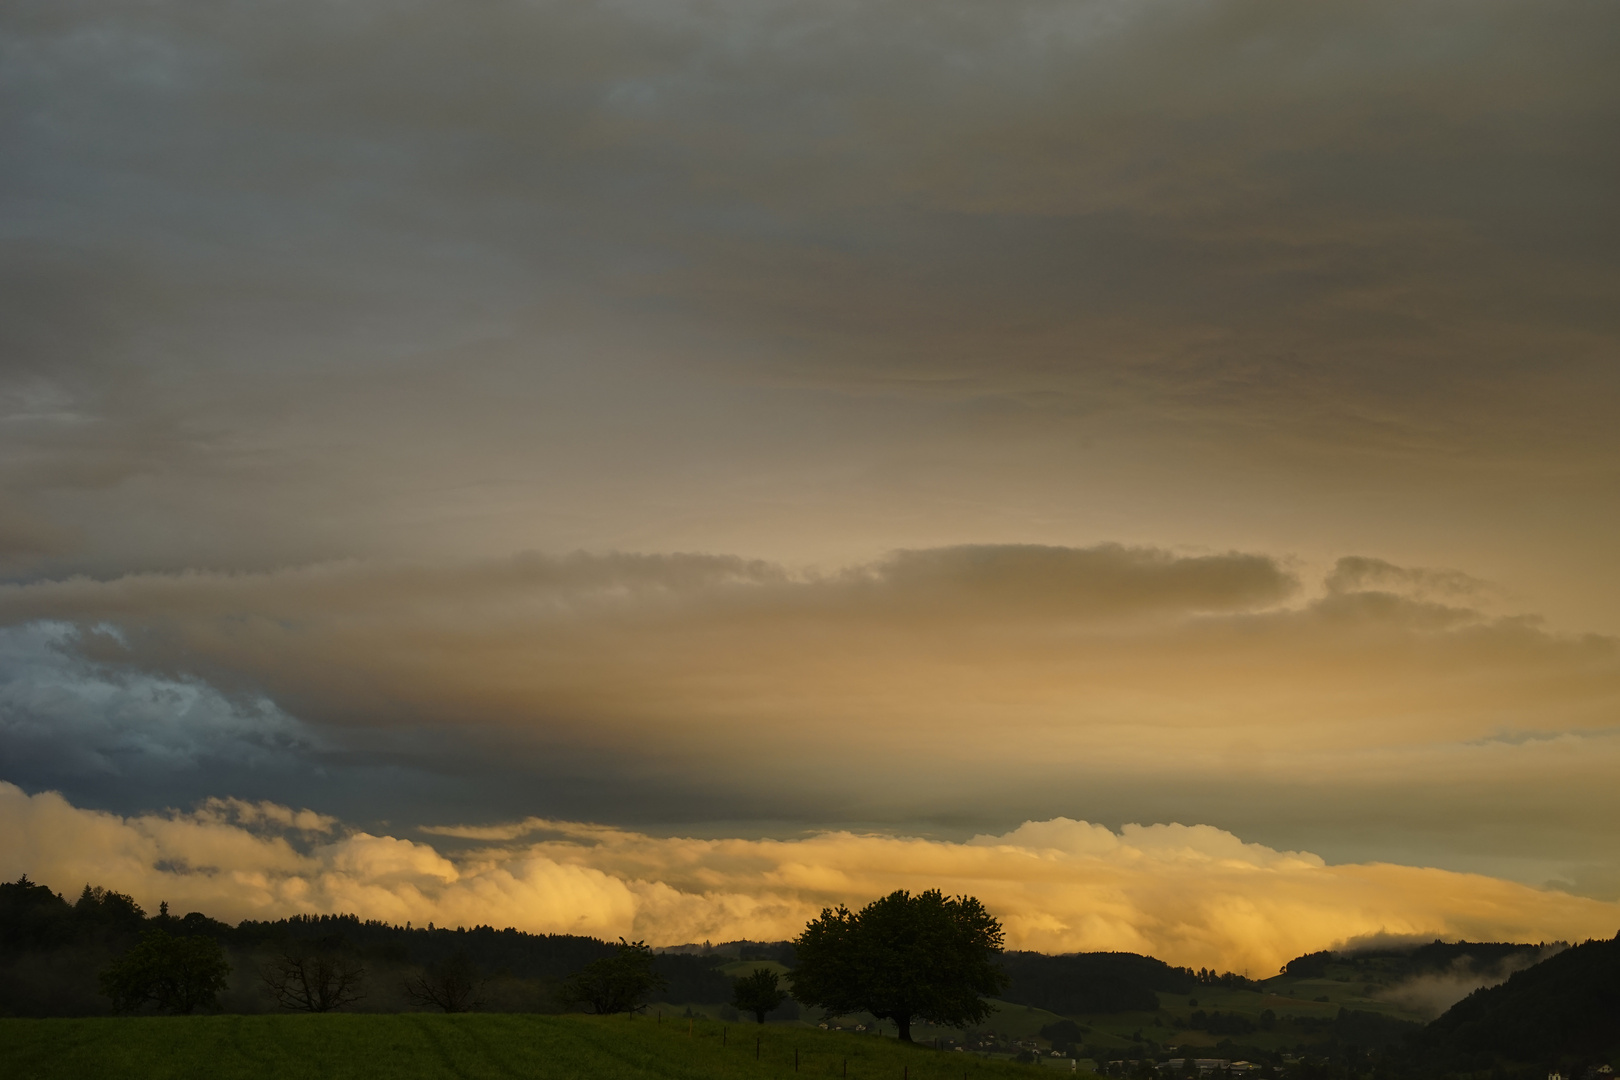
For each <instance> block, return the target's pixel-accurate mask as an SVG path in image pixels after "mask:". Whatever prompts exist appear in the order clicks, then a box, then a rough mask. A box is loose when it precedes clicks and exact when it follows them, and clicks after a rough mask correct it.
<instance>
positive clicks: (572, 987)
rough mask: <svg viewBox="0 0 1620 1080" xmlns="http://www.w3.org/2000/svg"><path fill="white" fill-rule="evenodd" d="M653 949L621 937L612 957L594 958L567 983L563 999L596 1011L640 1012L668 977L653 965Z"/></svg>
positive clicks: (642, 942)
mask: <svg viewBox="0 0 1620 1080" xmlns="http://www.w3.org/2000/svg"><path fill="white" fill-rule="evenodd" d="M652 962H653V956H652V950H651V949H649V948H648V947H647V943H646V942H644V941H625V940H624V938H620V939H619V945H618V949H617V950H616V951H615V952H614V954H613V955H612V956H604V957H602V958H601V959H600V960H593V961H591V962H590V963H589V964H586V965H585V966H584V967H583V968H581V969H580V970H579V971H576V972H575V973H574V974H573V975H571V976H569V977H568V979H567V981H566V982H564V983H563V987H562V999H563V1001H565V1002H567V1003H569V1004H571V1005H588V1006H589V1007H590V1010H591V1011H592V1012H594V1013H622V1012H636V1011H638V1010H640V1009H642V1008H644V1007H645V1006H646V1004H647V998H648V997H649V996H650V995H651V994H652V992H653V991H654V990H661V989H663V986H664V980H663V979H662V978H660V977H659V976H658V974H657V973H656V972H654V971H653V968H652Z"/></svg>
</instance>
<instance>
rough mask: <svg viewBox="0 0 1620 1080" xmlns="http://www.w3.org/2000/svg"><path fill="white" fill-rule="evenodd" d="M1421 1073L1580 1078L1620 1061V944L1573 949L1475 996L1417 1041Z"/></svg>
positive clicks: (1612, 942) (1593, 943)
mask: <svg viewBox="0 0 1620 1080" xmlns="http://www.w3.org/2000/svg"><path fill="white" fill-rule="evenodd" d="M1414 1056H1415V1061H1416V1063H1417V1065H1418V1067H1419V1068H1420V1069H1422V1070H1423V1071H1424V1072H1425V1073H1428V1074H1432V1075H1441V1074H1454V1073H1468V1072H1481V1071H1485V1070H1494V1071H1499V1072H1500V1073H1511V1074H1522V1075H1526V1076H1532V1075H1541V1074H1546V1073H1548V1072H1553V1071H1558V1072H1562V1073H1563V1074H1564V1075H1566V1076H1569V1075H1575V1076H1579V1075H1581V1073H1582V1072H1583V1071H1584V1067H1585V1066H1587V1065H1593V1064H1599V1063H1605V1064H1607V1063H1612V1062H1613V1061H1614V1060H1615V1058H1616V1057H1617V1056H1620V936H1617V937H1615V938H1613V939H1611V940H1609V941H1588V942H1586V943H1585V944H1582V945H1577V946H1575V947H1574V948H1571V949H1566V950H1565V951H1563V952H1561V953H1559V954H1558V955H1556V956H1553V957H1550V958H1549V959H1547V960H1543V961H1542V962H1541V963H1539V964H1536V965H1535V966H1533V967H1529V968H1526V969H1525V970H1523V971H1519V972H1517V973H1515V974H1514V975H1512V976H1510V977H1509V978H1508V980H1507V981H1506V982H1504V983H1501V984H1500V985H1498V986H1493V987H1488V988H1486V989H1482V990H1476V991H1475V992H1474V993H1472V994H1470V995H1469V996H1468V997H1466V998H1464V999H1463V1000H1462V1001H1460V1002H1458V1003H1457V1004H1456V1005H1454V1006H1453V1007H1452V1008H1451V1009H1449V1010H1448V1011H1447V1012H1446V1013H1445V1014H1444V1015H1443V1016H1441V1017H1440V1018H1439V1019H1438V1020H1436V1021H1435V1022H1434V1023H1432V1024H1430V1025H1429V1026H1428V1027H1427V1028H1425V1029H1424V1031H1423V1033H1422V1034H1421V1035H1420V1036H1418V1038H1417V1040H1416V1045H1415V1047H1414Z"/></svg>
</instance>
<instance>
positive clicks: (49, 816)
mask: <svg viewBox="0 0 1620 1080" xmlns="http://www.w3.org/2000/svg"><path fill="white" fill-rule="evenodd" d="M1617 50H1620V10H1617V9H1616V8H1615V7H1614V5H1612V4H1608V3H1600V2H1574V0H1570V2H1558V0H1555V2H1551V3H1548V2H1544V0H1538V2H1534V3H1532V2H1529V0H1511V2H1504V0H1468V2H1462V0H1456V2H1442V0H1401V2H1399V3H1397V2H1393V0H1389V2H1385V0H1358V2H1355V3H1349V2H1343V0H1323V2H1320V3H1313V4H1308V5H1302V4H1296V3H1285V2H1281V0H996V2H988V0H985V2H952V0H934V2H929V3H922V2H919V0H865V2H861V3H853V2H841V0H746V2H744V0H705V2H695V0H694V2H685V0H657V2H634V0H620V2H593V0H568V2H546V0H492V2H489V3H481V4H478V5H474V6H468V5H465V4H451V3H445V2H439V0H386V2H385V0H343V2H340V3H333V2H330V0H319V2H317V0H281V2H278V3H276V4H273V5H262V4H214V3H197V2H181V0H141V2H135V3H129V2H123V0H119V2H114V0H15V2H12V3H8V4H6V5H4V8H3V9H0V178H3V182H0V824H3V828H0V874H4V875H6V876H8V877H13V878H14V877H15V876H16V875H18V874H21V873H28V874H29V875H30V876H31V877H33V878H35V879H37V880H42V881H45V882H46V883H47V884H50V885H51V886H52V887H53V888H58V889H61V890H64V891H73V890H76V889H77V888H78V887H79V886H80V885H81V884H82V883H83V882H84V881H90V880H93V881H95V882H96V883H98V884H103V885H107V886H109V887H115V888H121V889H124V890H125V891H129V892H131V893H132V894H134V895H135V897H136V899H137V900H139V901H140V902H142V903H143V904H145V905H147V906H148V907H150V908H155V907H156V904H157V903H158V901H159V900H163V899H167V900H169V901H171V902H172V903H174V904H176V905H180V906H184V905H191V904H195V905H197V906H199V907H200V909H202V910H206V911H208V912H209V913H210V914H217V915H219V916H221V917H226V916H228V917H232V918H243V917H248V916H264V915H279V914H290V913H294V912H298V911H354V912H356V913H358V914H361V915H362V916H365V917H374V918H386V919H389V920H394V921H404V920H406V919H411V920H415V921H416V922H419V923H420V922H427V921H430V920H437V921H438V922H440V923H447V924H452V925H454V924H458V923H466V924H472V923H493V924H496V925H508V924H510V925H515V926H519V927H522V928H524V929H530V930H536V931H541V930H544V931H563V930H566V931H569V932H581V933H592V934H598V935H602V936H609V937H616V936H618V935H619V934H621V933H623V934H629V935H631V936H634V937H645V938H647V939H648V940H649V941H651V942H653V943H655V944H676V943H680V942H684V941H695V940H703V939H705V938H709V939H713V940H726V939H730V938H740V937H751V938H780V937H788V936H791V935H792V934H793V933H794V932H795V931H796V929H797V928H798V927H801V926H802V925H803V922H804V920H805V919H806V918H808V917H810V916H813V915H814V914H815V913H816V912H817V911H818V910H819V909H820V907H821V906H822V905H824V904H836V903H840V902H848V903H861V902H865V901H866V900H869V899H872V898H874V897H875V896H877V895H881V894H882V893H885V892H887V891H889V890H891V889H894V888H909V889H922V888H930V887H936V886H938V887H942V888H947V889H948V890H949V891H954V892H965V893H972V894H973V895H978V896H980V897H981V898H982V899H984V900H985V902H986V904H987V906H989V907H990V908H991V910H992V912H993V913H996V914H998V916H999V917H1000V918H1001V919H1002V920H1003V922H1004V923H1005V925H1006V926H1007V928H1008V938H1009V943H1010V944H1012V945H1014V946H1017V947H1026V948H1038V949H1043V950H1046V951H1065V950H1073V949H1105V948H1120V949H1130V950H1133V951H1142V952H1151V953H1154V954H1155V955H1159V956H1161V957H1163V958H1165V959H1167V960H1170V961H1172V962H1175V963H1195V964H1197V965H1200V966H1202V965H1206V964H1207V965H1210V966H1220V967H1222V968H1223V969H1224V968H1230V969H1232V970H1252V971H1253V972H1256V973H1263V972H1265V971H1267V970H1270V969H1271V968H1274V966H1275V965H1276V964H1280V963H1281V962H1283V961H1284V960H1286V959H1288V958H1289V957H1291V956H1294V955H1298V954H1299V953H1302V952H1306V951H1311V950H1314V949H1318V948H1326V947H1330V946H1333V945H1343V944H1344V943H1347V942H1353V941H1355V940H1360V939H1365V938H1369V937H1373V936H1377V935H1386V936H1387V935H1396V936H1407V937H1414V938H1419V937H1421V938H1424V939H1432V938H1433V937H1448V938H1456V937H1469V938H1472V939H1475V940H1478V939H1481V938H1489V939H1503V940H1506V939H1512V940H1535V941H1551V940H1555V939H1566V940H1577V939H1580V938H1584V937H1590V936H1602V937H1608V936H1612V934H1613V933H1614V932H1615V931H1616V930H1617V929H1620V830H1617V828H1616V824H1615V823H1616V822H1617V821H1620V785H1616V784H1615V782H1614V779H1613V778H1614V777H1615V776H1616V775H1620V560H1617V558H1616V556H1615V540H1614V537H1615V536H1616V535H1617V532H1620V497H1617V496H1620V425H1617V424H1616V423H1615V421H1614V418H1615V417H1616V415H1620V304H1616V303H1615V302H1614V298H1615V296H1617V295H1620V256H1617V254H1616V253H1617V252H1620V202H1617V200H1616V199H1615V198H1614V193H1615V191H1616V190H1620V141H1617V140H1615V139H1614V138H1613V133H1614V131H1615V130H1617V129H1620V67H1617V66H1616V65H1615V64H1614V63H1613V57H1614V56H1615V55H1616V52H1617Z"/></svg>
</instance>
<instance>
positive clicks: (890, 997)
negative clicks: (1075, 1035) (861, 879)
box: [793, 889, 1007, 1042]
mask: <svg viewBox="0 0 1620 1080" xmlns="http://www.w3.org/2000/svg"><path fill="white" fill-rule="evenodd" d="M1002 941H1003V934H1002V930H1001V924H1000V923H999V922H997V921H996V920H995V918H994V917H992V916H991V915H990V913H989V912H987V911H985V910H984V905H982V904H980V903H979V901H978V900H976V899H974V898H973V897H971V896H957V897H947V896H945V895H944V894H943V893H941V892H940V891H939V890H938V889H930V890H929V891H927V892H924V893H918V894H917V895H916V896H912V895H911V894H910V893H908V892H905V891H904V890H899V891H896V892H892V893H890V894H889V895H888V896H885V897H883V898H882V899H880V900H874V901H872V902H871V903H870V904H868V905H866V906H865V907H864V908H862V909H861V910H860V911H858V912H852V911H850V910H849V909H848V908H846V907H844V906H843V905H839V907H838V908H837V910H833V909H830V908H827V909H823V910H822V912H821V916H820V917H819V918H817V919H815V920H813V921H812V922H810V923H809V925H807V926H806V927H805V928H804V932H803V933H802V934H800V935H799V936H798V937H797V938H796V939H794V942H793V945H794V948H795V949H796V950H797V953H798V966H797V967H796V968H794V971H793V996H794V997H795V998H797V999H798V1000H799V1001H801V1002H803V1003H804V1004H806V1005H812V1006H818V1007H820V1008H823V1009H825V1010H827V1011H828V1012H829V1013H832V1014H835V1015H846V1014H849V1013H854V1012H861V1011H863V1010H864V1011H865V1012H869V1013H871V1014H872V1015H873V1016H876V1017H878V1018H879V1019H885V1020H893V1021H894V1024H895V1027H896V1028H897V1029H898V1030H899V1033H900V1038H902V1039H904V1040H906V1041H907V1042H910V1041H911V1022H912V1021H913V1020H914V1019H917V1020H925V1021H928V1022H929V1023H934V1024H944V1025H948V1026H950V1027H966V1026H968V1025H970V1024H977V1023H979V1022H981V1021H983V1020H984V1019H985V1018H986V1017H988V1016H989V1015H990V1014H991V1013H992V1012H993V1011H994V1006H992V1005H991V1004H990V1003H989V1002H987V1001H985V1000H984V997H985V996H986V995H990V994H994V993H996V992H998V991H999V990H1001V989H1002V988H1003V987H1004V986H1006V984H1007V977H1006V975H1005V973H1003V972H1002V970H1001V968H1000V967H999V966H997V964H996V963H995V958H996V956H997V954H999V953H1000V952H1001V947H1002Z"/></svg>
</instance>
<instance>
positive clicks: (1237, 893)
mask: <svg viewBox="0 0 1620 1080" xmlns="http://www.w3.org/2000/svg"><path fill="white" fill-rule="evenodd" d="M0 826H3V828H0V876H4V875H10V874H15V873H20V872H22V869H25V870H27V871H28V872H29V873H31V875H32V877H33V878H34V879H35V880H38V881H43V882H45V883H46V884H53V885H57V886H62V885H64V884H66V885H67V886H69V887H70V888H71V887H76V883H78V882H79V881H80V880H81V879H84V880H87V881H93V882H95V883H98V884H103V885H106V886H108V887H111V888H116V889H119V890H123V891H128V892H130V893H132V894H133V895H134V896H135V898H136V900H137V901H138V902H141V903H143V904H145V905H147V906H151V905H153V904H155V903H156V902H157V901H158V900H159V899H164V900H167V901H169V903H170V906H171V907H173V908H175V909H176V910H181V911H185V910H201V911H204V912H206V913H208V914H211V915H214V916H215V917H223V918H227V919H232V920H236V919H242V918H277V917H281V916H285V915H288V914H296V913H322V912H348V913H354V914H358V915H359V916H361V917H362V918H370V919H381V920H383V921H386V922H392V923H400V924H403V923H405V922H411V923H414V924H416V925H426V924H428V923H430V922H431V923H435V924H437V925H441V926H459V925H468V926H471V925H486V924H488V925H494V926H497V927H502V926H508V925H510V926H515V927H517V928H518V929H522V930H527V931H530V932H533V933H577V934H589V935H594V936H598V937H606V938H609V939H611V938H613V937H616V936H619V935H623V936H626V937H631V938H645V939H646V940H648V941H649V942H650V943H652V944H655V945H667V944H682V943H686V942H691V941H703V940H713V941H727V940H736V939H740V938H749V939H753V940H779V939H782V938H788V937H792V936H794V935H795V934H797V932H798V931H799V930H801V929H802V928H803V926H804V924H805V922H806V921H808V920H809V919H810V918H812V917H814V916H815V914H816V913H817V912H818V911H819V910H820V909H821V908H823V907H826V906H834V905H837V904H840V903H850V904H858V903H861V902H863V901H865V900H867V899H871V898H874V897H875V896H877V895H881V894H882V893H884V892H886V891H889V890H892V889H895V888H909V889H913V890H921V889H927V888H943V889H945V890H946V891H947V892H951V893H971V894H973V895H976V896H978V897H979V898H980V899H982V900H984V901H985V903H986V904H987V905H988V906H989V908H990V910H991V911H992V912H993V913H994V914H996V915H997V917H998V918H1000V919H1001V921H1002V923H1003V925H1004V926H1005V928H1006V930H1007V942H1008V947H1009V948H1021V949H1036V950H1041V951H1045V952H1072V951H1094V950H1124V951H1131V952H1141V953H1147V954H1150V955H1155V956H1159V957H1161V958H1163V959H1166V960H1168V961H1170V962H1171V963H1177V964H1184V965H1190V966H1200V967H1203V966H1209V967H1216V968H1219V969H1222V970H1236V971H1251V972H1253V974H1254V975H1255V977H1265V976H1266V975H1268V974H1270V973H1271V972H1272V971H1274V970H1275V969H1276V968H1277V967H1278V966H1279V965H1280V964H1282V963H1283V962H1285V961H1287V960H1289V959H1291V958H1293V957H1294V956H1297V955H1300V954H1302V953H1305V952H1310V951H1314V950H1316V949H1318V948H1324V947H1329V946H1332V945H1334V944H1341V943H1343V942H1344V941H1345V940H1346V939H1347V938H1351V937H1366V936H1371V935H1376V934H1393V935H1397V936H1411V935H1415V934H1421V935H1428V936H1432V937H1440V936H1444V937H1448V938H1459V937H1460V938H1467V939H1473V940H1531V941H1537V940H1539V941H1547V940H1551V939H1554V938H1556V937H1559V936H1565V937H1568V936H1574V937H1590V936H1608V934H1609V932H1610V930H1611V929H1612V928H1613V927H1614V926H1616V925H1617V924H1620V903H1612V902H1608V903H1605V902H1601V901H1596V900H1590V899H1585V898H1580V897H1574V896H1570V895H1568V894H1566V893H1558V892H1549V891H1544V890H1536V889H1531V888H1529V887H1526V886H1524V885H1519V884H1515V883H1511V882H1505V881H1501V880H1497V879H1493V878H1487V877H1482V876H1480V875H1473V874H1458V873H1452V872H1449V871H1443V870H1434V869H1420V868H1414V867H1403V866H1391V865H1388V864H1359V865H1357V864H1352V865H1340V866H1329V865H1327V864H1325V863H1324V862H1323V861H1322V860H1321V859H1320V858H1318V857H1317V856H1315V855H1312V854H1309V853H1306V852H1297V851H1276V850H1274V849H1271V848H1267V847H1263V846H1261V845H1259V844H1247V843H1244V842H1243V841H1241V840H1240V839H1238V838H1237V837H1235V836H1233V835H1232V834H1231V833H1228V832H1224V831H1222V830H1219V829H1214V828H1211V827H1209V826H1207V825H1196V826H1183V825H1153V826H1141V825H1127V826H1125V827H1124V828H1123V829H1121V830H1120V831H1119V832H1117V833H1116V832H1114V831H1111V830H1109V829H1106V828H1103V827H1102V826H1098V825H1092V824H1089V823H1087V822H1084V821H1073V820H1070V819H1067V818H1057V819H1053V820H1051V821H1038V822H1035V821H1032V822H1026V823H1024V824H1023V825H1021V826H1020V827H1018V828H1017V829H1014V830H1013V831H1011V832H1009V833H1006V834H1003V835H1000V836H975V837H973V838H972V839H971V840H968V841H966V842H949V841H940V840H928V839H918V838H911V837H900V836H875V835H862V834H856V833H850V832H827V833H820V834H815V835H810V836H806V837H802V838H797V839H792V840H743V839H693V838H687V837H679V836H674V837H655V836H649V835H646V834H642V833H636V832H631V831H627V830H623V829H618V828H614V827H611V826H598V825H587V824H581V823H576V822H559V821H546V820H540V819H529V820H527V821H524V822H521V823H517V824H514V825H510V826H504V827H490V826H483V827H471V828H460V827H439V828H433V829H429V830H427V831H428V832H429V833H430V834H436V835H439V836H449V837H460V838H462V839H469V840H475V841H479V842H480V846H475V847H471V848H469V849H467V850H465V851H463V852H461V853H460V854H457V855H455V856H453V857H447V856H446V855H445V854H443V853H441V852H440V851H438V850H436V849H435V848H434V847H433V846H431V845H430V844H428V843H424V842H422V841H411V840H408V839H402V838H399V837H395V836H387V835H374V834H371V833H367V832H357V831H351V830H347V829H344V828H342V827H341V826H340V825H339V824H338V823H337V822H335V821H334V820H333V819H331V818H328V817H324V816H321V815H317V814H314V813H312V812H310V811H294V810H291V809H289V808H287V807H282V806H277V805H274V804H268V803H263V804H254V803H246V802H242V801H240V800H218V799H216V800H211V801H210V802H208V803H206V804H204V805H203V806H201V807H199V808H197V809H196V810H194V811H192V812H190V813H179V812H170V813H166V814H146V815H141V816H138V817H132V818H120V817H117V816H115V815H111V814H106V813H102V812H95V811H89V810H84V809H80V808H77V807H74V806H72V805H71V804H69V803H68V802H67V801H66V800H64V799H62V798H61V797H60V796H59V795H55V794H53V793H47V794H42V795H35V796H29V795H26V794H25V793H23V792H22V791H21V790H19V789H18V788H16V787H15V786H13V785H10V784H3V783H0ZM19 868H22V869H19Z"/></svg>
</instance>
